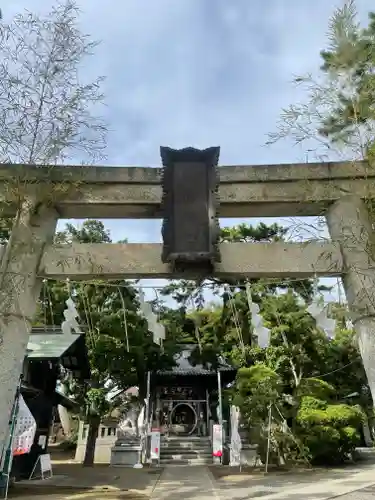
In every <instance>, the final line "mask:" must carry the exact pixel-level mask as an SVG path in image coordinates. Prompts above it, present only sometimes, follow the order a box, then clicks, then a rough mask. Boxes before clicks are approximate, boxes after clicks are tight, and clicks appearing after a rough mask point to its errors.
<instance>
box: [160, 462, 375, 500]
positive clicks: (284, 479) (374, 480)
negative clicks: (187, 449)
mask: <svg viewBox="0 0 375 500" xmlns="http://www.w3.org/2000/svg"><path fill="white" fill-rule="evenodd" d="M336 497H341V499H342V500H361V499H363V500H375V465H374V464H372V465H367V466H366V465H362V466H355V467H344V468H339V469H326V470H312V471H305V472H303V473H298V472H297V473H279V474H278V473H271V474H269V475H266V474H259V473H258V474H250V475H249V474H246V475H245V474H244V475H231V476H227V477H223V478H220V479H214V477H213V475H212V474H211V472H210V470H209V469H208V468H207V467H203V466H202V467H199V466H197V467H173V466H172V467H167V468H166V469H165V470H164V472H163V473H162V475H161V476H160V479H159V481H158V483H157V485H156V487H155V489H154V491H153V494H152V495H151V500H177V499H180V500H182V499H186V500H209V499H210V500H211V499H212V500H252V499H258V498H260V499H261V500H300V499H303V500H326V499H331V498H336Z"/></svg>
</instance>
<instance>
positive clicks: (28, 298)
mask: <svg viewBox="0 0 375 500" xmlns="http://www.w3.org/2000/svg"><path fill="white" fill-rule="evenodd" d="M218 172H219V178H220V184H219V190H218V191H219V199H220V205H219V213H218V215H219V216H220V217H286V216H299V217H301V216H317V215H325V217H326V221H327V225H328V228H329V232H330V235H331V240H330V241H310V242H304V243H281V242H280V243H279V242H278V243H232V244H221V245H220V253H221V262H217V263H215V265H214V269H213V272H212V273H213V275H215V276H220V277H222V278H226V277H232V278H233V277H235V276H242V277H246V278H260V277H271V278H275V277H276V278H285V277H293V278H307V277H313V276H342V277H343V283H344V287H345V291H346V296H347V300H348V303H349V306H350V308H351V311H352V318H353V323H354V328H355V330H356V332H357V333H358V337H359V340H360V348H361V354H362V358H363V362H364V366H365V369H366V372H367V376H368V379H369V384H370V388H371V392H372V395H373V397H374V396H375V376H374V373H373V371H374V368H373V367H372V364H373V362H374V360H375V345H374V340H373V339H374V333H375V300H374V299H375V297H374V295H375V262H374V256H373V248H372V239H373V228H372V220H371V216H370V214H369V212H368V210H367V208H366V204H365V201H364V200H365V199H375V174H374V172H371V171H369V169H368V167H367V165H366V164H365V163H361V162H360V163H356V164H353V163H351V162H344V163H310V164H286V165H267V166H266V165H265V166H227V167H220V168H219V169H218ZM161 173H162V172H161V170H160V169H158V168H143V167H142V168H140V167H117V168H111V167H81V166H74V167H73V166H53V167H33V166H22V165H2V166H0V184H1V188H0V201H1V207H2V216H9V215H12V216H14V215H15V214H16V213H17V217H16V219H15V226H14V229H13V232H12V237H11V242H10V243H9V244H8V245H7V247H6V248H3V251H2V260H1V274H0V294H1V297H0V329H1V345H0V446H1V445H2V443H3V442H4V439H5V437H6V434H7V431H8V418H9V415H10V411H11V407H12V403H13V399H14V394H15V390H16V386H17V382H18V378H19V374H20V372H21V364H22V361H23V358H24V355H25V350H26V345H27V341H28V336H29V333H30V329H31V322H32V318H33V316H34V314H35V310H36V303H37V300H38V298H39V294H40V289H41V283H42V280H43V279H44V278H47V279H60V280H64V279H66V278H68V277H69V278H70V279H72V280H90V279H92V278H101V279H108V280H111V279H120V278H121V279H126V278H128V279H129V278H130V279H134V278H137V279H140V278H172V277H173V278H178V277H185V278H186V277H191V276H189V275H186V274H179V273H176V272H174V271H173V270H172V269H171V266H170V265H169V264H166V263H163V262H162V259H161V254H162V248H161V245H160V244H156V243H151V244H137V243H134V244H72V245H56V244H53V237H54V233H55V229H56V224H57V221H58V219H59V218H64V219H65V218H118V219H130V218H135V219H156V218H162V217H163V213H162V210H161V201H162V188H161V185H160V182H161Z"/></svg>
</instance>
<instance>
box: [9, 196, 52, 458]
mask: <svg viewBox="0 0 375 500" xmlns="http://www.w3.org/2000/svg"><path fill="white" fill-rule="evenodd" d="M57 220H58V214H57V212H56V211H55V210H54V209H53V208H50V207H46V206H44V205H40V204H38V203H37V200H36V199H34V198H32V197H30V198H28V199H27V200H25V201H24V202H23V204H22V206H21V208H20V210H19V213H18V216H17V218H16V222H15V224H14V227H13V230H12V235H11V240H10V243H8V245H7V247H6V250H5V252H4V254H3V256H2V259H1V272H0V284H1V287H0V453H1V451H2V450H3V449H4V445H6V444H7V440H8V435H9V419H10V415H11V411H12V406H13V402H14V397H15V393H16V389H17V384H18V381H19V377H20V375H21V371H22V366H23V360H24V357H25V354H26V349H27V343H28V339H29V334H30V331H31V325H32V320H33V318H34V315H35V312H36V307H37V301H38V299H39V295H40V290H41V286H42V279H41V278H39V277H38V268H39V263H40V260H41V257H42V254H43V251H44V247H45V246H46V244H49V243H52V241H53V236H54V233H55V230H56V224H57Z"/></svg>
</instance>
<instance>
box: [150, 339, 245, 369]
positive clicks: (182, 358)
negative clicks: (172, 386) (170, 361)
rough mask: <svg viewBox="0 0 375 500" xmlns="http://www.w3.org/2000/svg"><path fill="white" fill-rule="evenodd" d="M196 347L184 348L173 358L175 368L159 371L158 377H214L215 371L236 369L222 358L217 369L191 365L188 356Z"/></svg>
mask: <svg viewBox="0 0 375 500" xmlns="http://www.w3.org/2000/svg"><path fill="white" fill-rule="evenodd" d="M195 348H196V346H193V345H192V346H190V345H189V346H185V348H184V349H183V350H182V351H181V352H179V353H178V354H177V355H176V356H175V358H174V361H175V366H174V367H172V368H170V369H169V370H159V371H157V374H158V375H186V376H187V375H201V376H207V375H215V374H216V373H217V371H220V372H234V371H236V368H234V367H233V366H231V365H229V364H228V363H227V362H226V361H225V360H224V359H223V358H222V357H219V366H218V368H213V367H210V366H209V365H207V366H203V365H201V364H197V365H193V364H192V362H191V360H190V356H191V353H192V351H193V350H194V349H195Z"/></svg>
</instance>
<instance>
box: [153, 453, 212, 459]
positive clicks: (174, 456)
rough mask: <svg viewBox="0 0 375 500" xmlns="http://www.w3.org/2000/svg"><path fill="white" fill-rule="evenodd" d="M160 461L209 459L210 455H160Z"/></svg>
mask: <svg viewBox="0 0 375 500" xmlns="http://www.w3.org/2000/svg"><path fill="white" fill-rule="evenodd" d="M160 458H161V459H162V460H164V459H165V460H191V459H195V458H199V459H200V458H203V459H211V460H212V453H160Z"/></svg>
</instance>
